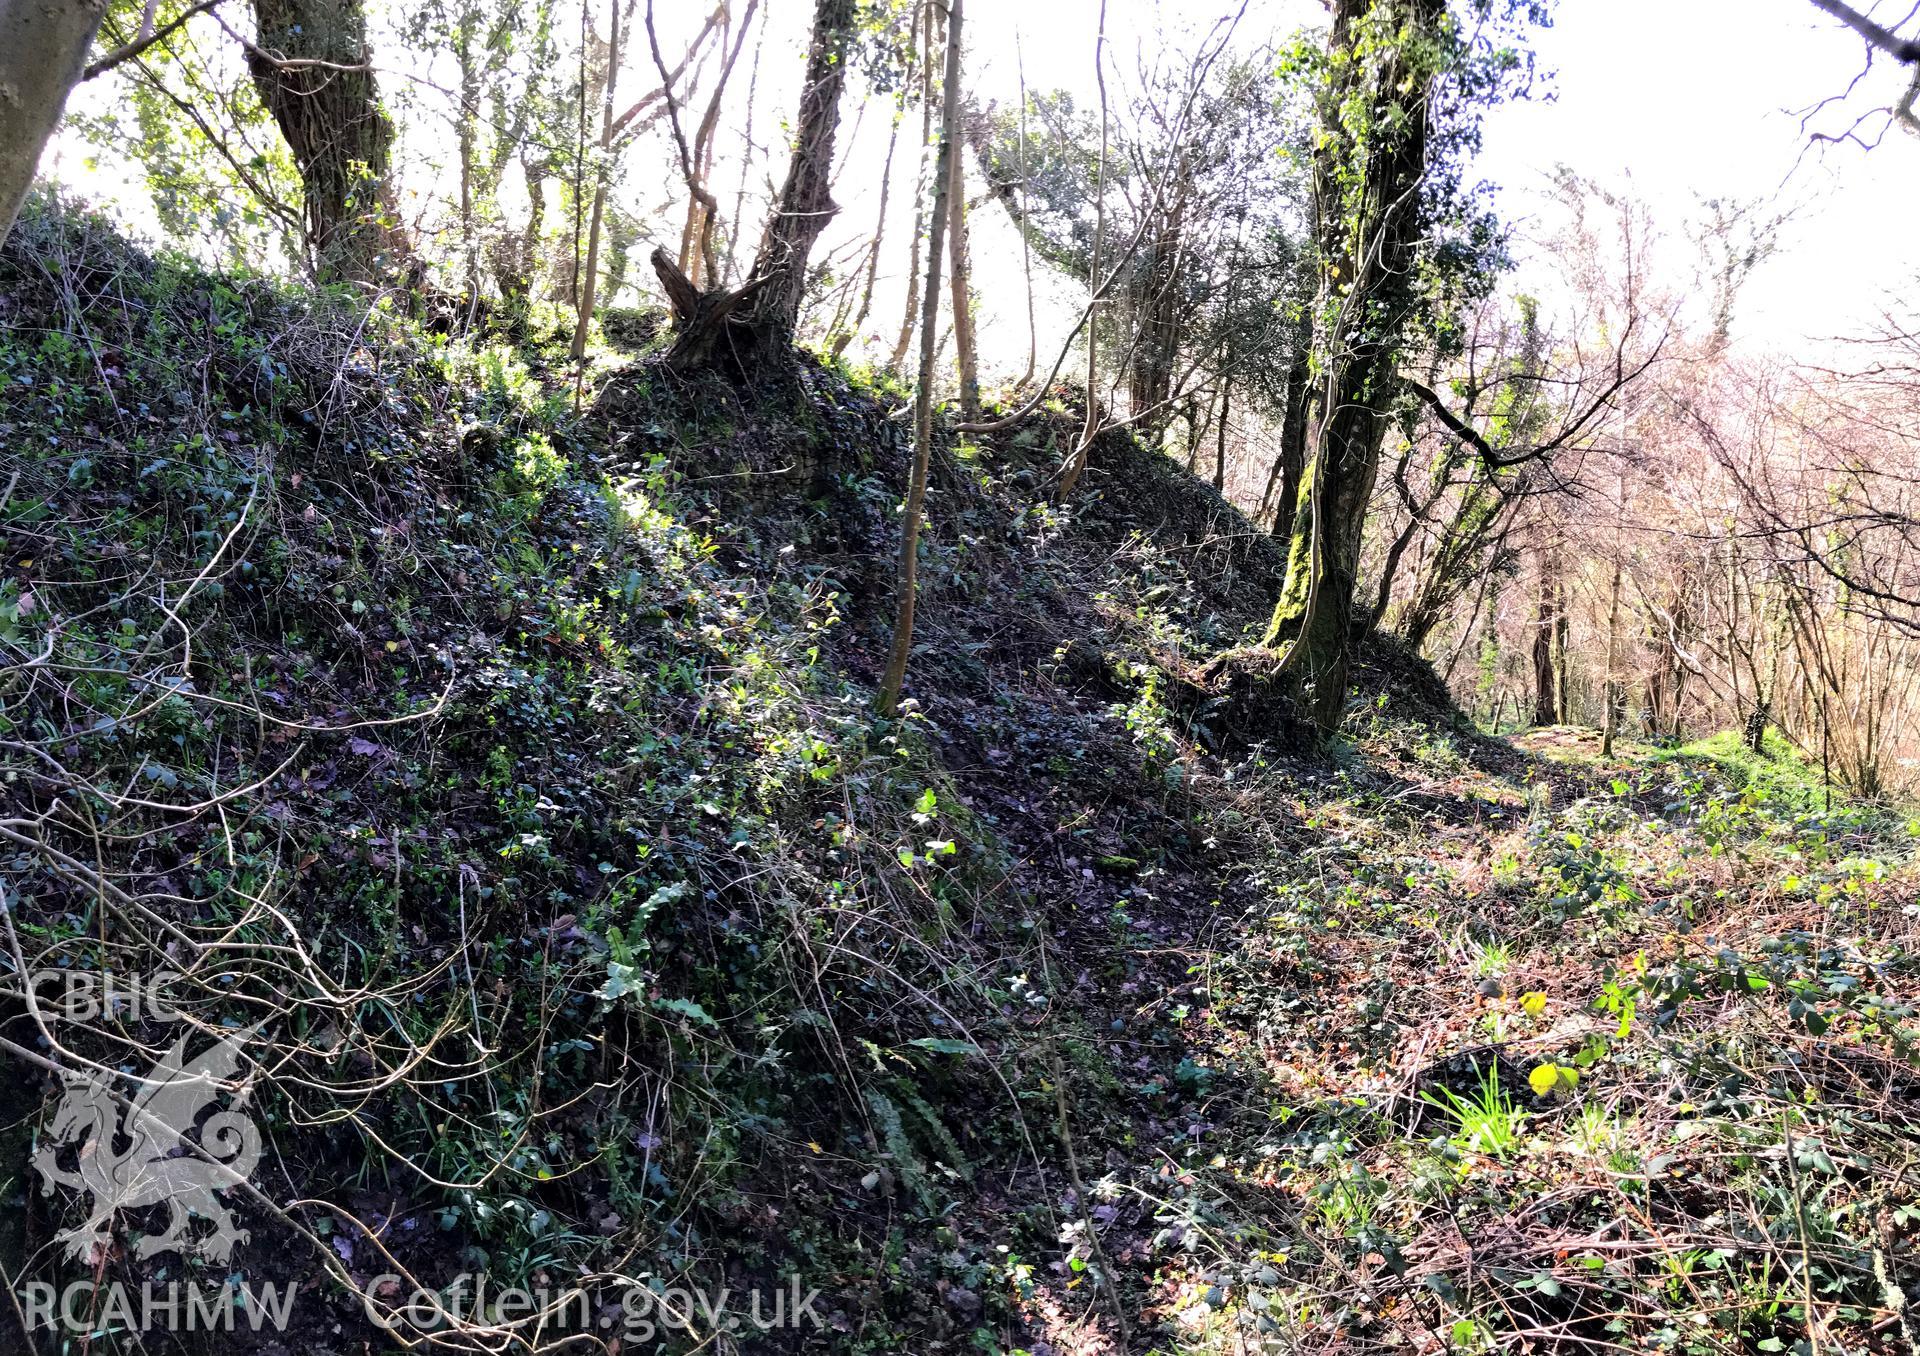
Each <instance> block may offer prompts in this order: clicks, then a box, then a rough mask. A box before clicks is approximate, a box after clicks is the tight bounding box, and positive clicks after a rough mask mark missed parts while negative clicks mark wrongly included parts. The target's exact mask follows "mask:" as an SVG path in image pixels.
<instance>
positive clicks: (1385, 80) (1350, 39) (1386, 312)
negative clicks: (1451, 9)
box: [1265, 0, 1448, 731]
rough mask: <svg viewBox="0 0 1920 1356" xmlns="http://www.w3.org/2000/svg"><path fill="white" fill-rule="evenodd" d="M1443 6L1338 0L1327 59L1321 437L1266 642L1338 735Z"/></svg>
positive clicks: (1318, 349) (1416, 237)
mask: <svg viewBox="0 0 1920 1356" xmlns="http://www.w3.org/2000/svg"><path fill="white" fill-rule="evenodd" d="M1446 23H1447V11H1446V6H1445V4H1444V3H1443V0H1335V5H1334V10H1333V26H1332V30H1331V32H1330V33H1329V35H1328V38H1327V46H1326V50H1325V54H1324V57H1323V58H1322V59H1321V61H1320V62H1319V65H1320V67H1321V80H1320V90H1319V97H1318V100H1317V103H1318V106H1319V109H1320V138H1319V144H1318V147H1317V148H1316V150H1315V152H1314V163H1313V193H1314V218H1315V220H1314V234H1315V238H1316V244H1317V246H1318V252H1319V258H1320V272H1321V279H1320V293H1319V296H1318V298H1317V299H1316V305H1315V311H1316V321H1315V334H1314V348H1313V365H1314V376H1315V383H1316V395H1315V399H1316V416H1317V417H1316V420H1315V436H1314V439H1313V444H1312V447H1311V450H1310V455H1309V460H1308V466H1307V470H1306V473H1305V477H1304V484H1303V488H1302V493H1301V508H1300V511H1299V512H1298V514H1297V516H1296V519H1295V522H1294V524H1293V536H1292V539H1291V541H1290V543H1289V548H1288V565H1287V578H1286V582H1285V584H1284V585H1283V587H1282V590H1281V595H1280V599H1279V601H1278V602H1277V603H1276V604H1275V606H1274V612H1273V618H1272V621H1271V622H1270V623H1269V625H1268V628H1267V634H1266V638H1265V644H1266V645H1268V646H1270V647H1271V646H1275V645H1284V646H1285V647H1286V648H1285V650H1284V652H1283V657H1282V659H1281V663H1280V675H1281V677H1282V678H1283V680H1284V681H1285V684H1286V686H1287V688H1288V689H1289V690H1290V691H1291V692H1292V693H1293V695H1294V696H1295V698H1296V700H1297V702H1298V704H1299V705H1300V706H1301V708H1302V710H1303V711H1305V712H1306V713H1307V714H1309V715H1310V717H1311V718H1312V720H1313V722H1314V724H1315V725H1317V726H1318V727H1319V728H1320V729H1322V730H1325V731H1330V730H1332V729H1333V728H1334V726H1335V725H1337V724H1338V723H1339V719H1340V714H1341V711H1342V709H1343V707H1344V705H1345V701H1346V684H1347V669H1348V664H1349V648H1350V644H1351V635H1352V631H1353V617H1352V614H1353V598H1354V590H1355V587H1356V585H1357V583H1358V578H1359V569H1360V545H1361V532H1362V529H1363V528H1364V526H1365V523H1366V514H1367V505H1368V502H1369V500H1370V499H1371V497H1372V495H1373V486H1374V480H1375V478H1376V476H1377V475H1378V472H1379V465H1380V447H1381V442H1382V440H1383V438H1384V437H1385V434H1386V428H1387V408H1388V405H1389V403H1390V402H1391V401H1392V399H1393V398H1394V396H1395V394H1396V392H1397V388H1396V386H1395V375H1396V371H1397V368H1398V365H1399V360H1400V353H1401V349H1402V346H1403V343H1404V336H1405V334H1406V332H1407V330H1408V327H1409V324H1410V321H1411V318H1412V315H1411V313H1412V311H1413V310H1414V308H1415V307H1416V305H1417V304H1418V301H1419V298H1418V295H1417V289H1416V283H1415V278H1416V270H1417V258H1416V255H1417V253H1418V249H1419V243H1420V238H1421V233H1422V227H1423V224H1424V217H1425V213H1424V212H1423V210H1422V208H1423V204H1422V202H1421V184H1422V180H1423V178H1424V177H1425V175H1426V172H1427V156H1428V154H1429V149H1430V148H1429V144H1428V142H1429V132H1430V128H1431V120H1432V110H1431V107H1430V101H1431V96H1432V93H1433V87H1434V84H1435V81H1436V80H1437V79H1438V78H1439V77H1440V76H1441V74H1442V73H1443V70H1444V63H1445V61H1446V60H1447V56H1448V43H1447V34H1446V31H1445V26H1446Z"/></svg>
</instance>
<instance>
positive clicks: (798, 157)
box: [747, 0, 854, 346]
mask: <svg viewBox="0 0 1920 1356" xmlns="http://www.w3.org/2000/svg"><path fill="white" fill-rule="evenodd" d="M853 19H854V4H853V0H817V3H816V4H815V5H814V10H813V40H812V42H811V43H810V44H809V45H808V48H807V73H806V83H805V84H804V85H803V86H802V87H801V92H800V117H799V120H798V122H797V124H796V130H795V133H794V140H793V158H792V160H791V161H789V162H788V165H787V178H786V182H785V183H784V184H782V185H781V188H780V197H779V200H778V201H777V202H776V203H775V205H774V211H773V219H772V220H771V221H769V222H768V223H767V233H766V235H765V237H764V238H763V239H762V240H761V242H760V253H759V256H758V257H757V258H755V260H754V262H753V271H752V272H751V273H750V274H748V276H747V281H748V283H749V285H751V284H752V283H754V282H755V281H756V280H762V279H764V280H765V282H764V285H763V286H761V287H760V288H759V295H758V296H757V297H756V298H755V300H754V303H753V307H752V312H751V316H750V320H751V324H752V326H753V328H754V329H755V330H756V331H757V332H758V333H757V337H758V338H760V339H762V340H764V341H767V342H770V343H772V344H774V345H776V346H777V345H780V344H786V343H790V342H792V339H793V331H794V328H795V326H797V325H798V324H799V323H800V303H801V302H802V301H803V300H804V299H805V297H806V292H807V257H808V256H809V255H810V254H811V253H812V252H813V242H814V241H815V240H817V239H819V237H820V232H821V231H822V230H824V229H825V228H826V224H827V221H828V219H829V218H831V217H832V216H833V214H834V213H835V212H836V211H838V210H839V209H838V208H837V207H836V206H835V205H834V202H833V199H832V197H831V196H829V193H828V189H829V187H830V177H831V175H832V173H833V142H834V137H835V134H836V133H837V132H838V131H839V128H840V88H841V86H842V85H843V84H844V83H845V82H846V73H847V60H848V57H849V55H850V54H851V51H852V47H853V37H854V22H853Z"/></svg>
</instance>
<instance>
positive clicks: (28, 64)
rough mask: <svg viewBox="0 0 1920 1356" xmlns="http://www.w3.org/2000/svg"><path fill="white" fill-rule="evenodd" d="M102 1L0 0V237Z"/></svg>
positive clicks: (76, 71) (77, 68)
mask: <svg viewBox="0 0 1920 1356" xmlns="http://www.w3.org/2000/svg"><path fill="white" fill-rule="evenodd" d="M106 12H107V6H106V0H0V241H4V240H5V239H6V238H7V233H8V232H9V231H11V230H12V229H13V220H14V218H15V217H17V216H18V215H19V214H20V204H21V203H22V202H24V201H25V200H26V196H27V190H28V189H29V188H31V187H32V186H33V172H34V170H35V169H36V168H38V167H39V164H40V153H41V152H42V151H44V150H45V149H46V148H47V142H48V141H49V140H50V139H51V138H52V136H53V129H54V128H55V127H57V126H59V125H60V114H61V112H62V111H63V110H64V109H65V108H66V106H67V94H68V93H69V92H70V91H71V90H72V89H73V87H74V85H75V84H77V83H78V82H79V80H80V72H81V69H82V68H83V67H85V65H86V64H87V49H88V48H90V47H91V46H92V45H93V35H94V34H95V33H96V32H97V31H98V30H99V28H100V20H101V19H102V18H103V17H105V15H106Z"/></svg>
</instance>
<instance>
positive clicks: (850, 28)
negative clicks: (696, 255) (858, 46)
mask: <svg viewBox="0 0 1920 1356" xmlns="http://www.w3.org/2000/svg"><path fill="white" fill-rule="evenodd" d="M853 39H854V3H853V0H817V3H816V4H815V6H814V11H813V38H812V40H811V42H810V43H809V44H808V47H807V71H806V78H805V83H804V84H803V85H802V86H801V89H800V117H799V120H798V122H797V123H796V124H795V130H794V137H793V155H792V158H791V159H790V160H789V161H788V163H787V177H786V180H785V182H784V183H782V185H781V187H780V196H779V198H778V199H777V200H776V201H775V203H774V209H773V217H772V219H771V220H769V221H768V222H767V229H766V234H765V235H764V236H762V237H761V240H760V252H759V254H758V255H757V256H756V257H755V259H754V261H753V268H752V270H751V271H750V272H749V273H748V274H747V280H746V282H745V283H743V284H742V285H741V286H740V287H739V288H738V289H736V290H734V291H727V290H725V289H724V288H719V287H711V288H707V289H704V290H703V289H702V288H701V287H700V286H699V285H698V284H697V283H695V282H694V281H693V280H692V279H691V278H689V277H688V276H687V273H686V271H685V270H684V269H682V268H680V267H679V265H678V264H677V263H675V261H674V259H673V257H672V256H671V255H669V254H667V253H666V252H665V251H664V250H659V249H656V250H655V251H654V252H653V268H654V272H655V273H657V274H659V275H660V282H661V285H662V286H663V287H664V288H665V289H666V293H667V299H668V301H669V302H671V303H672V306H673V316H674V327H675V329H676V331H677V334H676V337H675V339H674V345H673V348H672V349H671V350H670V351H669V352H668V354H667V365H668V366H669V367H671V368H674V369H675V370H677V371H682V372H685V371H690V370H692V369H694V368H698V367H703V366H707V365H709V364H711V363H714V362H716V361H718V360H720V359H721V358H722V357H725V358H726V359H728V360H729V361H730V362H731V363H732V364H733V365H734V366H735V367H736V369H737V375H740V376H743V377H744V376H749V375H751V374H752V373H753V372H754V371H756V370H759V369H761V368H763V367H766V366H768V365H774V366H778V365H780V364H782V363H783V362H784V359H785V356H786V354H787V351H788V349H789V347H790V346H791V344H792V342H793V332H794V329H795V327H796V326H798V324H799V323H800V304H801V302H802V301H803V300H805V298H806V293H807V259H808V257H809V256H810V255H811V254H812V252H813V243H814V241H815V240H817V239H819V237H820V232H821V231H822V230H824V229H825V228H826V224H827V222H828V220H829V219H831V218H832V216H833V214H834V213H835V212H837V211H839V210H840V209H839V208H838V207H837V206H835V205H834V201H833V198H832V196H831V194H830V192H829V190H830V188H831V187H832V175H833V143H834V139H835V136H836V134H837V133H838V131H839V128H840V90H841V87H842V86H843V85H844V84H845V83H846V73H847V61H848V58H849V55H850V53H851V51H852V47H853Z"/></svg>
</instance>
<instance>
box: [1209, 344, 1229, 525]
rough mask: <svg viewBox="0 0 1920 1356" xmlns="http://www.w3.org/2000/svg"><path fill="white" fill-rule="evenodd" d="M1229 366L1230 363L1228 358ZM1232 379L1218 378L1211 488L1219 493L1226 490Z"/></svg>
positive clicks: (1223, 492)
mask: <svg viewBox="0 0 1920 1356" xmlns="http://www.w3.org/2000/svg"><path fill="white" fill-rule="evenodd" d="M1228 365H1229V366H1231V365H1232V363H1231V359H1229V363H1228ZM1232 395H1233V381H1232V379H1231V378H1228V377H1222V378H1221V379H1220V427H1219V428H1217V429H1215V430H1214V443H1213V488H1214V489H1216V490H1218V491H1219V492H1220V493H1222V494H1225V493H1226V492H1227V411H1228V410H1229V409H1230V408H1231V405H1230V401H1231V398H1232Z"/></svg>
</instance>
